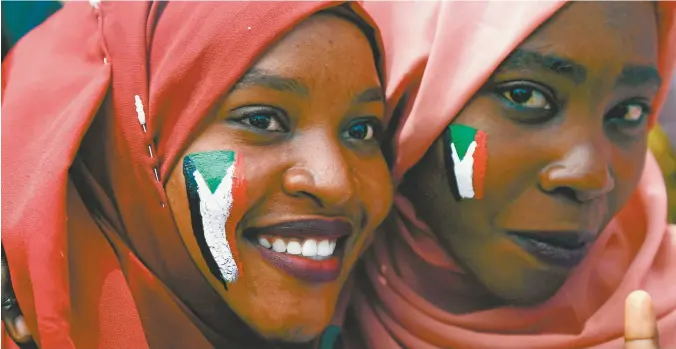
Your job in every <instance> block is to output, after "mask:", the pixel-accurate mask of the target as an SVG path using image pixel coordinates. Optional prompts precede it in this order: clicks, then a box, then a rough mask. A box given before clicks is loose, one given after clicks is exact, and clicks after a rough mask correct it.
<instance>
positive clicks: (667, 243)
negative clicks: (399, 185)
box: [353, 1, 676, 349]
mask: <svg viewBox="0 0 676 349" xmlns="http://www.w3.org/2000/svg"><path fill="white" fill-rule="evenodd" d="M563 5H564V2H563V1H536V2H529V1H517V2H514V1H490V2H489V1H438V2H422V3H413V2H393V3H379V2H378V3H376V2H373V3H367V5H366V8H367V10H368V11H369V13H371V15H372V16H373V17H374V19H375V20H376V23H377V24H378V26H379V27H380V29H381V31H382V34H383V40H384V44H385V55H386V61H387V74H388V77H389V80H388V84H387V99H388V106H389V107H390V109H393V108H394V106H397V105H398V104H399V102H400V100H401V98H402V96H403V95H404V94H406V95H408V97H410V98H407V100H406V102H405V105H404V106H403V108H402V109H403V113H402V115H401V120H400V122H399V124H398V126H397V133H396V135H395V137H394V141H393V143H394V144H393V146H394V148H395V153H396V156H395V161H394V178H395V181H396V180H399V179H401V178H402V176H403V175H404V174H405V173H406V171H408V170H409V169H410V168H411V167H412V166H414V165H415V164H416V163H417V162H418V161H419V160H420V159H421V158H422V157H423V155H424V154H425V152H426V151H427V149H428V148H429V147H430V145H431V144H432V143H433V142H434V141H435V140H436V139H437V138H438V137H439V134H441V132H442V130H443V129H444V128H445V127H447V126H448V124H449V123H451V121H452V120H453V118H454V117H455V116H456V115H457V114H458V113H459V112H460V110H461V109H462V108H463V106H464V105H465V104H466V103H467V101H468V100H469V99H470V98H471V97H472V96H473V95H474V94H475V93H476V91H477V90H478V89H479V88H480V87H481V86H482V85H484V83H485V81H486V79H488V78H489V77H490V76H491V74H492V73H493V71H494V70H495V69H496V68H497V66H498V65H499V64H500V63H501V62H502V61H503V60H504V58H505V57H507V56H508V55H509V53H510V52H512V50H514V49H515V48H516V47H517V46H518V45H519V44H520V43H521V42H522V41H523V40H524V39H525V38H527V37H528V36H529V35H530V34H531V33H532V32H533V31H535V30H536V29H537V28H538V26H540V25H541V24H542V23H544V22H545V21H546V20H547V19H549V18H550V17H551V16H552V15H553V14H554V13H556V11H558V10H559V9H560V8H561V6H563ZM675 5H676V2H666V1H663V2H659V3H658V6H657V8H658V14H659V17H658V18H659V61H658V69H659V70H660V73H661V75H662V77H664V78H665V81H664V83H663V85H662V86H661V89H660V91H659V94H658V96H657V98H656V100H655V102H654V105H653V108H652V109H653V111H654V113H653V115H652V116H651V119H650V120H651V123H654V122H655V119H656V115H657V114H658V113H659V109H660V107H661V105H662V104H663V103H664V100H665V96H666V93H667V90H668V88H669V84H670V81H669V79H668V78H669V77H671V76H673V73H674V68H675V66H676V22H675V21H674V19H675V16H676V6H675ZM394 212H395V215H396V223H395V224H393V225H392V226H387V225H383V228H384V229H382V231H380V232H379V233H378V235H377V236H376V240H375V242H374V246H373V248H372V249H371V251H370V252H368V253H367V255H366V256H365V257H364V263H363V265H364V269H363V270H362V271H361V273H362V275H365V276H366V277H365V278H363V279H362V280H363V282H362V283H360V284H359V287H360V289H359V290H358V291H357V292H356V293H355V296H354V299H353V313H354V314H353V315H354V317H355V318H356V320H357V322H358V327H359V329H360V331H361V333H362V337H363V338H362V339H363V341H364V342H366V343H367V345H368V347H369V348H371V349H399V348H410V349H439V348H456V349H468V348H474V349H522V348H537V349H573V348H575V349H579V348H595V349H613V348H615V349H617V348H621V347H622V338H623V325H624V321H623V320H624V302H625V298H626V297H627V295H628V294H629V293H630V292H631V291H634V290H636V289H645V290H646V291H648V292H649V293H650V294H651V295H652V298H653V301H654V303H655V309H656V313H657V317H658V326H659V329H660V339H661V340H662V345H663V346H664V348H675V347H676V226H673V225H671V226H669V225H668V224H667V221H666V216H667V215H666V213H667V206H666V191H665V187H664V181H663V179H662V178H661V174H660V172H659V168H658V167H657V164H656V162H655V160H654V158H653V157H652V155H651V154H648V157H647V159H646V163H645V167H644V170H643V177H642V178H641V181H640V183H639V184H638V188H637V190H636V191H635V193H634V195H633V196H632V198H631V199H630V201H629V202H628V203H627V205H626V206H625V208H624V209H623V210H622V211H621V212H620V213H619V214H618V215H617V216H615V217H614V219H613V220H612V222H611V223H610V224H609V225H608V226H607V228H606V229H605V231H604V232H603V233H602V234H601V236H600V238H599V239H598V240H597V242H596V243H595V245H594V248H593V249H592V250H591V251H590V255H589V256H588V257H587V258H586V260H585V261H584V262H583V263H582V264H581V265H580V266H579V267H578V268H577V269H576V270H575V272H574V273H573V274H572V275H571V277H570V278H569V279H568V280H567V282H566V283H565V284H564V285H563V287H562V288H561V289H560V290H559V292H558V293H557V294H556V295H555V296H554V297H552V298H551V299H549V300H548V301H547V302H545V303H543V304H541V305H539V306H536V307H530V308H516V307H500V308H496V309H490V310H485V311H477V312H473V313H469V314H462V315H456V314H451V313H448V312H446V311H444V310H443V309H440V308H438V307H436V306H435V305H434V304H432V303H430V302H428V301H427V300H426V299H424V298H423V297H422V296H420V295H418V294H417V293H416V292H415V290H414V289H413V288H411V287H410V280H406V279H403V278H402V277H400V275H399V274H398V273H397V272H396V266H397V263H395V262H396V261H398V260H399V261H401V260H402V259H401V258H402V257H401V256H399V255H397V253H396V251H397V250H396V249H391V248H389V244H394V243H401V244H402V246H405V247H406V248H410V249H412V250H413V251H414V252H415V253H416V254H417V255H418V256H419V257H420V259H421V260H423V261H424V263H426V264H428V265H426V266H425V267H426V270H428V271H429V270H435V271H438V273H435V274H434V276H431V275H430V274H429V273H428V274H427V275H425V273H424V272H422V271H418V273H417V274H418V275H424V276H427V277H435V279H434V280H435V281H436V283H437V284H438V285H439V287H440V288H441V289H444V288H446V287H447V286H448V283H452V282H453V280H454V276H453V275H454V274H457V273H462V272H463V271H462V270H460V269H459V267H458V266H457V265H456V264H455V263H454V261H453V260H452V258H451V257H450V256H449V255H448V254H447V253H446V250H445V249H444V248H442V247H441V246H440V244H439V243H438V241H437V240H436V238H435V236H434V235H433V233H432V232H431V231H430V229H429V228H428V227H427V226H426V225H425V224H424V222H422V221H420V220H418V219H417V217H416V212H415V210H414V207H413V205H411V203H410V202H409V201H408V200H407V199H406V198H405V197H403V196H402V195H401V194H400V195H398V197H397V198H396V200H395V208H394ZM387 228H390V229H387ZM414 229H415V231H416V233H417V234H413V232H414ZM413 272H415V270H414V271H413ZM440 275H443V276H447V277H445V278H444V277H439V276H440Z"/></svg>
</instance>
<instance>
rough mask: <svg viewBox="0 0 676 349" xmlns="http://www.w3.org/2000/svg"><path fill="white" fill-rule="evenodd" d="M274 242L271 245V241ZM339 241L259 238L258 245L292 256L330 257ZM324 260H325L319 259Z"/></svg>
mask: <svg viewBox="0 0 676 349" xmlns="http://www.w3.org/2000/svg"><path fill="white" fill-rule="evenodd" d="M273 240H274V242H273V243H272V244H271V243H270V241H273ZM336 243H337V240H321V241H319V242H317V240H315V239H306V240H301V241H298V240H291V241H289V240H286V241H285V240H284V239H283V238H275V237H262V236H260V237H258V244H259V245H261V246H263V247H265V248H271V249H272V250H273V251H275V252H277V253H288V254H291V255H302V256H304V257H310V258H312V257H330V256H332V255H333V253H334V252H335V251H336ZM319 259H324V258H319Z"/></svg>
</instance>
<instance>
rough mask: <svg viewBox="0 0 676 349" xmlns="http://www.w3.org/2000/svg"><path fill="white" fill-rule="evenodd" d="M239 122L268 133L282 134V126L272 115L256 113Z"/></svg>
mask: <svg viewBox="0 0 676 349" xmlns="http://www.w3.org/2000/svg"><path fill="white" fill-rule="evenodd" d="M240 122H241V123H243V124H245V125H249V126H251V127H255V128H258V129H261V130H265V131H269V132H284V127H282V124H281V123H280V122H279V121H278V120H277V118H275V117H274V116H272V115H266V114H262V113H257V114H254V115H251V116H248V117H245V118H243V119H241V120H240Z"/></svg>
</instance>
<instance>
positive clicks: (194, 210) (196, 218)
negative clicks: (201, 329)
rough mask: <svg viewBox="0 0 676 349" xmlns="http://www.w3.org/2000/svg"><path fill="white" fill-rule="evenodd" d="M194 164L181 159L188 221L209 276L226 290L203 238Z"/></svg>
mask: <svg viewBox="0 0 676 349" xmlns="http://www.w3.org/2000/svg"><path fill="white" fill-rule="evenodd" d="M196 169H197V168H196V167H195V164H194V163H193V161H192V160H191V159H190V157H189V156H186V157H185V158H183V176H184V177H185V191H186V192H187V193H188V205H189V207H190V220H191V221H192V231H193V234H195V239H196V240H197V245H199V247H200V252H202V258H204V260H205V261H206V263H207V267H208V268H209V271H210V272H211V274H213V275H214V276H215V277H216V278H217V279H218V280H219V281H220V282H221V283H222V284H223V286H225V289H226V290H227V289H228V284H227V282H225V279H223V276H222V275H221V272H220V270H219V268H218V264H216V260H214V257H213V256H212V255H211V251H210V250H209V245H207V241H206V239H205V237H204V226H203V225H202V214H201V213H200V196H199V193H198V192H197V181H195V176H194V175H193V174H194V173H195V170H196Z"/></svg>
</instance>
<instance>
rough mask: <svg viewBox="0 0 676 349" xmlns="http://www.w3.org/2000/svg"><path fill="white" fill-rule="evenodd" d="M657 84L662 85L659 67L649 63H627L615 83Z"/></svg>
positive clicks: (633, 84)
mask: <svg viewBox="0 0 676 349" xmlns="http://www.w3.org/2000/svg"><path fill="white" fill-rule="evenodd" d="M646 84H655V85H657V86H660V85H661V84H662V78H661V77H660V73H659V72H658V70H657V68H655V67H652V66H648V65H626V66H624V68H622V73H621V74H620V77H618V78H617V81H616V82H615V85H616V86H617V85H629V86H641V85H646Z"/></svg>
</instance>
